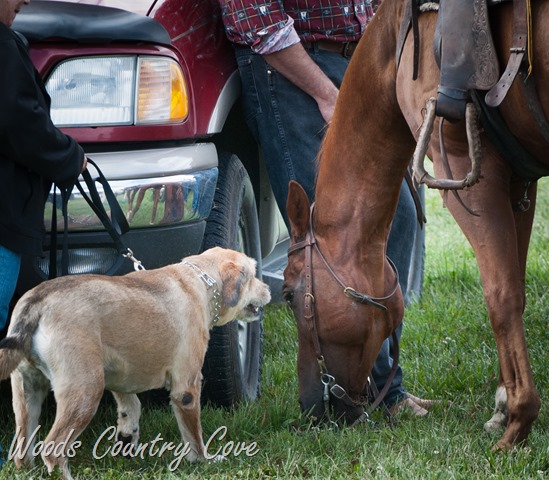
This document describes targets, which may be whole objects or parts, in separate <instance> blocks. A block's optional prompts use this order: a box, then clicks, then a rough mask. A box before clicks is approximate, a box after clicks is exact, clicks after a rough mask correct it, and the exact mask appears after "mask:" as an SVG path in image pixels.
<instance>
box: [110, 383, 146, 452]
mask: <svg viewBox="0 0 549 480" xmlns="http://www.w3.org/2000/svg"><path fill="white" fill-rule="evenodd" d="M111 393H112V394H113V397H114V399H115V400H116V405H117V412H118V422H117V428H116V440H118V441H120V442H123V443H125V444H127V443H130V444H132V445H134V446H137V442H138V440H139V419H140V417H141V402H140V401H139V398H138V397H137V395H135V394H133V393H119V392H111Z"/></svg>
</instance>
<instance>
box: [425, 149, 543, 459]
mask: <svg viewBox="0 0 549 480" xmlns="http://www.w3.org/2000/svg"><path fill="white" fill-rule="evenodd" d="M449 147H450V149H449V152H450V151H452V144H451V143H450V144H449ZM483 149H484V155H483V165H482V174H483V178H482V180H481V181H480V183H479V184H478V185H475V186H474V187H472V188H470V189H467V190H465V191H461V192H460V193H459V195H460V197H461V199H462V200H463V203H464V204H465V205H467V206H468V207H469V208H470V209H472V210H473V211H475V212H477V213H478V214H479V216H478V217H476V216H473V215H471V214H470V213H469V212H467V211H466V210H465V208H464V207H463V206H462V205H461V204H460V203H459V201H458V200H457V199H456V198H455V196H454V195H452V194H449V195H448V196H447V202H446V205H447V206H448V209H449V210H450V212H451V213H452V215H453V216H454V218H455V219H456V221H457V223H458V224H459V226H460V228H461V229H462V231H463V232H464V234H465V236H466V237H467V239H468V240H469V243H470V244H471V246H472V247H473V250H474V252H475V255H476V259H477V263H478V266H479V270H480V274H481V279H482V285H483V290H484V297H485V302H486V306H487V309H488V315H489V318H490V323H491V325H492V329H493V331H494V335H495V339H496V344H497V349H498V357H499V363H500V385H499V386H498V391H497V397H498V398H497V401H498V402H499V403H501V402H502V401H503V402H505V401H506V407H507V415H506V416H507V423H506V425H505V431H504V433H503V436H502V437H501V438H500V440H499V441H498V442H497V443H496V445H495V446H494V449H508V448H511V447H512V446H513V445H516V444H518V443H521V442H523V441H525V440H526V439H527V438H528V434H529V432H530V429H531V427H532V423H533V422H534V420H535V419H536V418H537V416H538V412H539V409H540V397H539V394H538V392H537V390H536V387H535V384H534V380H533V376H532V370H531V366H530V361H529V358H528V352H527V347H526V339H525V334H524V328H523V312H524V308H525V270H526V256H527V251H528V244H529V241H530V233H531V229H532V222H533V217H534V205H535V187H534V189H533V190H532V191H531V192H530V195H531V206H530V209H529V210H528V211H526V212H515V211H514V210H513V206H514V205H516V204H517V203H518V201H519V200H520V198H521V197H522V195H523V194H524V182H523V181H522V180H520V179H517V178H516V177H514V176H513V174H512V172H511V171H510V169H509V167H508V165H507V164H505V163H504V162H503V161H502V160H501V159H500V158H499V157H498V155H497V154H496V153H495V151H494V149H493V147H492V146H491V145H488V144H486V145H484V146H483ZM460 150H462V149H460V148H459V147H458V148H454V152H455V151H460ZM433 158H434V163H435V173H436V175H437V176H440V175H443V172H442V170H443V168H442V166H441V162H440V156H439V155H438V154H437V153H436V152H435V153H434V154H433ZM449 160H450V165H451V168H452V171H453V173H454V176H455V177H457V176H459V175H461V174H463V173H464V171H465V170H466V169H467V168H468V166H469V163H468V160H467V159H466V156H465V153H463V154H459V155H458V154H454V155H450V158H449ZM500 407H501V405H500ZM500 410H502V412H504V411H505V409H504V408H500ZM500 420H501V421H503V419H502V418H500Z"/></svg>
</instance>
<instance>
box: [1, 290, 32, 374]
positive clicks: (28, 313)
mask: <svg viewBox="0 0 549 480" xmlns="http://www.w3.org/2000/svg"><path fill="white" fill-rule="evenodd" d="M34 303H35V301H34V299H33V296H32V294H31V295H24V296H23V298H21V300H19V302H18V304H17V305H16V307H15V310H14V312H13V315H12V318H11V322H10V323H11V326H10V329H9V331H8V336H7V337H6V338H4V339H3V340H1V341H0V380H5V379H6V378H8V377H9V376H10V375H11V373H12V372H13V371H14V370H15V369H16V368H17V366H18V365H19V364H20V363H21V361H22V360H23V359H24V358H25V357H27V356H28V355H30V351H31V347H32V336H33V334H34V332H35V331H36V329H37V328H38V323H39V320H40V313H39V312H38V311H37V310H36V309H33V305H34Z"/></svg>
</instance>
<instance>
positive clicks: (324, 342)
mask: <svg viewBox="0 0 549 480" xmlns="http://www.w3.org/2000/svg"><path fill="white" fill-rule="evenodd" d="M287 211H288V217H289V219H290V224H291V245H290V248H289V251H288V265H287V267H286V269H285V271H284V286H283V296H284V299H285V300H286V301H287V303H288V304H289V305H290V307H291V308H292V310H293V312H294V315H295V318H296V321H297V330H298V359H297V364H298V381H299V402H300V406H301V410H302V411H303V412H306V413H307V414H309V415H310V416H311V417H313V418H314V419H316V420H322V421H329V422H333V421H335V422H338V423H343V424H346V425H352V424H355V423H356V422H357V421H362V420H363V419H367V415H365V409H364V406H365V404H366V403H367V400H368V378H369V374H370V371H371V369H372V366H373V364H374V362H375V359H376V357H377V355H378V353H379V350H380V348H381V345H382V343H383V341H384V339H386V338H387V337H388V336H389V335H390V334H391V332H392V331H394V329H395V328H396V326H397V325H398V324H399V323H400V320H401V319H402V314H403V301H402V295H401V293H400V288H399V285H398V276H397V275H396V272H395V271H394V270H393V269H391V268H390V267H389V268H388V269H387V266H388V264H385V265H382V266H381V270H382V271H383V272H384V271H388V272H390V273H389V274H388V275H384V274H383V273H381V274H380V276H378V277H376V278H378V279H379V278H385V280H384V281H383V282H382V283H383V285H382V286H381V287H378V290H379V288H381V290H382V291H384V292H389V294H388V295H383V296H380V298H376V297H370V296H368V295H364V294H361V293H358V292H357V291H356V290H354V289H352V288H350V287H345V284H344V283H343V280H342V279H344V280H345V281H349V282H351V281H352V282H355V281H356V282H360V287H361V288H372V291H374V290H373V288H374V287H372V283H371V282H368V279H367V278H365V275H364V273H365V272H367V271H368V268H363V266H362V265H355V266H354V267H353V266H352V265H351V266H350V265H349V263H348V261H349V258H352V257H353V255H348V252H338V251H337V245H335V244H334V242H333V241H332V240H333V239H331V238H330V237H329V236H323V237H321V235H320V232H315V229H314V228H313V225H312V222H313V219H314V217H315V216H314V215H313V211H312V210H311V206H310V203H309V200H308V198H307V195H306V193H305V191H304V190H303V188H302V187H301V186H300V185H299V184H297V183H296V182H291V184H290V191H289V195H288V205H287ZM345 233H349V232H345ZM342 235H343V234H342ZM323 251H324V252H325V254H326V256H325V255H324V254H323ZM351 270H353V271H351ZM370 271H373V270H370ZM357 284H358V283H357Z"/></svg>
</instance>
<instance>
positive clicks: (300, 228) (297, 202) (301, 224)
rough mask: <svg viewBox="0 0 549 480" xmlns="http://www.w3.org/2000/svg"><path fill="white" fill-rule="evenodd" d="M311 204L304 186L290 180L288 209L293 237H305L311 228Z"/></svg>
mask: <svg viewBox="0 0 549 480" xmlns="http://www.w3.org/2000/svg"><path fill="white" fill-rule="evenodd" d="M310 209H311V205H310V203H309V198H308V197H307V194H306V193H305V190H304V189H303V187H302V186H301V185H300V184H299V183H297V182H296V181H294V180H290V184H289V190H288V200H287V201H286V211H287V213H288V219H289V220H290V229H291V234H292V237H294V238H301V237H304V236H305V234H306V233H307V229H308V228H309V214H310Z"/></svg>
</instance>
